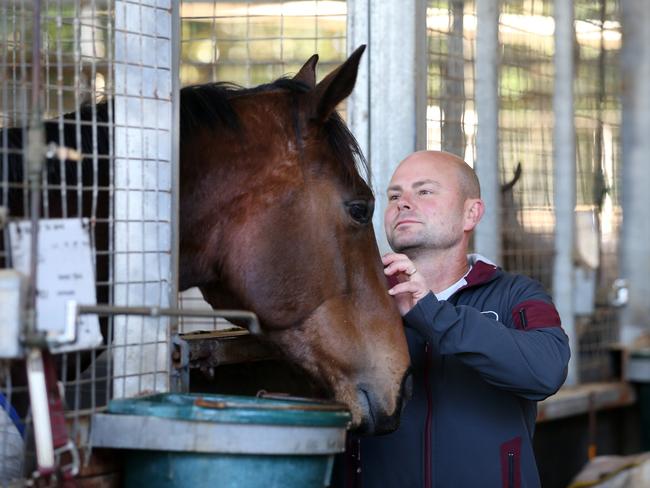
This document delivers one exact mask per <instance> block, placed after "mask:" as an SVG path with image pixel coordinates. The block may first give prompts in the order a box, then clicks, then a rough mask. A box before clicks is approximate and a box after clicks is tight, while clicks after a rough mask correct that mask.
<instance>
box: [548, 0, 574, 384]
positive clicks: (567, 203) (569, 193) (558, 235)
mask: <svg viewBox="0 0 650 488" xmlns="http://www.w3.org/2000/svg"><path fill="white" fill-rule="evenodd" d="M573 20H574V13H573V1H572V0H567V1H557V2H555V58H554V64H555V91H554V94H553V113H554V114H555V126H554V133H553V154H554V160H555V161H554V167H555V179H554V180H555V262H554V267H553V300H554V302H555V306H556V307H557V310H558V312H559V314H560V317H561V319H562V326H563V328H564V330H565V332H566V333H567V335H568V336H569V344H570V346H571V351H572V354H571V361H570V362H569V373H568V376H567V380H566V384H568V385H575V384H576V383H578V380H579V378H578V342H577V337H576V331H575V314H574V305H573V304H574V296H573V294H574V286H573V283H574V269H573V249H574V241H575V235H574V234H575V231H574V229H575V205H576V150H575V124H574V108H573V78H574V71H573V42H574V27H573Z"/></svg>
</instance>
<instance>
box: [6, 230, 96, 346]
mask: <svg viewBox="0 0 650 488" xmlns="http://www.w3.org/2000/svg"><path fill="white" fill-rule="evenodd" d="M9 239H10V244H11V260H12V266H13V268H15V269H16V270H18V271H20V272H22V273H25V274H27V275H29V266H30V258H31V257H30V245H31V222H29V221H21V222H11V223H10V224H9ZM37 276H38V277H37V286H36V288H37V290H38V296H37V298H36V314H37V320H36V322H37V324H36V326H37V328H38V329H39V330H42V331H44V332H46V333H47V335H48V340H49V339H54V340H55V338H56V336H57V335H60V334H62V333H63V332H64V330H65V324H66V307H67V304H68V302H69V301H71V300H74V301H76V302H77V303H79V304H81V305H96V304H97V297H96V294H95V272H94V265H93V261H92V253H91V248H90V232H89V225H88V220H87V219H41V220H40V221H39V233H38V274H37ZM101 342H102V336H101V333H100V331H99V321H98V319H97V316H96V315H82V316H81V317H80V318H79V321H78V323H77V340H76V342H74V343H72V344H67V345H61V346H56V347H53V348H52V351H53V352H68V351H73V350H79V349H89V348H93V347H97V346H99V345H100V344H101Z"/></svg>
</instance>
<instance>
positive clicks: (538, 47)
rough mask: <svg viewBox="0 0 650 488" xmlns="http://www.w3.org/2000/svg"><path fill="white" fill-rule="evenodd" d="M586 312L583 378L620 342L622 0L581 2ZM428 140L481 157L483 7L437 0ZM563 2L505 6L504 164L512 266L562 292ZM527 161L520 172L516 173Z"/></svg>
mask: <svg viewBox="0 0 650 488" xmlns="http://www.w3.org/2000/svg"><path fill="white" fill-rule="evenodd" d="M575 14H576V22H575V30H576V37H575V46H574V55H575V58H576V75H575V80H576V81H575V85H574V87H575V94H576V96H575V101H576V112H575V125H576V137H577V141H576V146H577V186H576V200H577V204H578V205H577V207H576V250H575V255H576V260H577V262H576V265H577V271H576V287H575V301H576V310H577V313H578V314H579V315H580V318H579V321H578V322H579V327H578V329H579V330H578V333H579V336H580V354H581V358H580V361H579V364H580V367H581V376H582V378H583V380H585V381H587V380H596V379H604V378H607V377H609V376H610V375H611V371H610V364H609V363H610V359H609V347H610V345H611V344H612V342H614V341H615V338H616V337H617V333H616V327H617V323H616V312H615V310H613V309H612V308H611V307H610V306H609V305H608V292H609V290H610V288H611V284H612V282H613V281H614V279H615V278H616V276H617V273H618V264H617V250H618V235H619V228H620V215H621V212H620V205H619V202H618V188H617V185H618V181H619V175H620V149H619V148H620V142H619V127H620V122H619V119H620V103H619V100H618V97H619V95H620V88H619V84H618V71H617V70H618V55H619V49H620V23H619V21H618V2H606V1H604V0H602V1H600V0H580V1H576V2H575ZM427 27H428V29H427V33H428V45H429V70H428V71H429V76H428V108H427V147H428V148H429V149H443V150H446V151H450V152H453V153H455V154H458V155H460V156H462V157H464V158H465V160H466V161H468V162H469V163H470V164H473V163H474V162H475V159H476V154H475V142H474V138H475V133H476V127H475V120H476V115H475V112H474V92H473V90H474V82H475V75H474V71H473V66H474V61H475V53H474V49H475V39H476V28H477V23H476V2H474V1H470V0H465V1H463V0H446V1H430V2H429V3H428V13H427ZM553 34H554V21H553V2H551V1H538V2H527V1H515V2H501V12H500V17H499V43H500V48H501V52H500V59H501V60H500V65H499V105H500V108H499V158H500V160H499V170H500V178H501V182H502V209H501V212H502V227H503V230H502V237H503V249H502V256H503V263H502V266H503V267H504V268H505V269H507V270H508V271H513V272H517V273H523V274H526V275H529V276H532V277H533V278H536V279H538V280H540V281H541V282H542V283H543V284H544V285H545V286H546V287H547V288H548V289H549V290H550V289H551V288H552V272H553V259H554V253H555V249H554V226H555V217H554V207H553V199H554V197H553V170H554V168H553V133H552V130H553V111H552V110H553V109H552V107H553V85H554V66H553V53H554V38H553ZM519 165H521V166H520V171H518V170H517V168H518V166H519Z"/></svg>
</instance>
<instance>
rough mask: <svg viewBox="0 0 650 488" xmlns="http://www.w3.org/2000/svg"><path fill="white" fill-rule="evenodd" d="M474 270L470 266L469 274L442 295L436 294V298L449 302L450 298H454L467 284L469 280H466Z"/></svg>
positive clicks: (443, 291) (441, 293) (442, 292)
mask: <svg viewBox="0 0 650 488" xmlns="http://www.w3.org/2000/svg"><path fill="white" fill-rule="evenodd" d="M471 270H472V265H470V266H469V269H468V270H467V273H465V274H464V275H463V276H462V277H461V279H459V280H458V281H457V282H456V283H454V284H453V285H451V286H450V287H449V288H447V289H445V290H442V291H441V292H440V293H435V295H436V298H437V299H438V300H447V298H449V297H450V296H452V295H453V294H454V293H456V292H457V291H458V289H459V288H462V287H463V286H465V285H466V284H467V280H465V277H466V276H467V275H468V274H469V272H470V271H471Z"/></svg>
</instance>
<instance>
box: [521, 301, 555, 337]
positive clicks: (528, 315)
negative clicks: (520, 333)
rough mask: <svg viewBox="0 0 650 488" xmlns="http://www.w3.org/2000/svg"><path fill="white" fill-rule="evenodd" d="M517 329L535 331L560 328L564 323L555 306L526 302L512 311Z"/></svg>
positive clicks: (539, 302)
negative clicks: (543, 328)
mask: <svg viewBox="0 0 650 488" xmlns="http://www.w3.org/2000/svg"><path fill="white" fill-rule="evenodd" d="M512 319H513V321H514V323H515V327H516V328H517V329H520V330H533V329H539V328H542V327H560V326H561V325H562V322H561V320H560V314H558V313H557V310H556V308H555V305H553V304H552V303H548V302H544V301H542V300H526V301H523V302H521V303H518V304H517V305H515V308H513V309H512Z"/></svg>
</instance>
